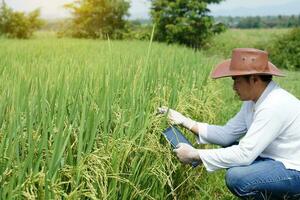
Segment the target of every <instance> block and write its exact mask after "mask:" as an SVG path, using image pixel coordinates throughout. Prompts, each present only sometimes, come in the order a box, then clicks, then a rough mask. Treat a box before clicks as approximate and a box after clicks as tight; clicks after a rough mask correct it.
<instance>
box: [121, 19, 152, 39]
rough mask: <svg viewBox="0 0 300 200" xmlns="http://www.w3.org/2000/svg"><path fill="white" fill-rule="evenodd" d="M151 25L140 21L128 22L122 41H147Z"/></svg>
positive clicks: (149, 36)
mask: <svg viewBox="0 0 300 200" xmlns="http://www.w3.org/2000/svg"><path fill="white" fill-rule="evenodd" d="M152 29H153V25H151V24H150V23H141V22H140V21H137V20H136V21H128V22H127V24H126V32H124V33H123V38H124V39H130V40H132V39H134V40H147V41H149V40H150V38H151V33H152Z"/></svg>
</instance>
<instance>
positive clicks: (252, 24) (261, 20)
mask: <svg viewBox="0 0 300 200" xmlns="http://www.w3.org/2000/svg"><path fill="white" fill-rule="evenodd" d="M215 20H216V21H217V22H220V23H223V24H224V25H226V26H227V27H229V28H241V29H251V28H292V27H299V26H300V15H291V16H284V15H278V16H255V17H222V16H220V17H215Z"/></svg>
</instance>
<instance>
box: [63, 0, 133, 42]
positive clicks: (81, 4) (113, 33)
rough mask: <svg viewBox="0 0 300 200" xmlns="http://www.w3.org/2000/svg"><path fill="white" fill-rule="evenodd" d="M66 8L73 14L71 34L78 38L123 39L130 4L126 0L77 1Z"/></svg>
mask: <svg viewBox="0 0 300 200" xmlns="http://www.w3.org/2000/svg"><path fill="white" fill-rule="evenodd" d="M66 8H68V9H70V10H71V11H72V13H73V21H72V25H71V27H70V28H71V30H70V34H71V36H73V37H78V38H104V39H105V38H108V37H109V38H113V39H119V38H122V32H123V30H124V28H125V24H126V21H125V19H124V17H125V16H127V15H128V9H129V2H127V1H126V0H76V1H75V2H74V3H71V4H67V5H66Z"/></svg>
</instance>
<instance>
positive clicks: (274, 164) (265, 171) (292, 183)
mask: <svg viewBox="0 0 300 200" xmlns="http://www.w3.org/2000/svg"><path fill="white" fill-rule="evenodd" d="M299 159H300V158H299ZM226 185H227V187H228V188H229V190H230V191H231V192H232V193H233V194H234V195H236V196H238V197H239V198H241V199H271V200H273V199H300V171H296V170H291V169H286V168H285V166H284V165H283V164H282V163H281V162H278V161H275V160H272V159H269V158H260V157H259V158H258V159H256V160H255V161H254V162H253V163H252V164H251V165H248V166H240V167H232V168H229V169H228V170H227V173H226Z"/></svg>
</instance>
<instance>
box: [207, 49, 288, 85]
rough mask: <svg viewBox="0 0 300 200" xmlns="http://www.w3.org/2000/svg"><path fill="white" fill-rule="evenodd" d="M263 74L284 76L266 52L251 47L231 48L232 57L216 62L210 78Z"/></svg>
mask: <svg viewBox="0 0 300 200" xmlns="http://www.w3.org/2000/svg"><path fill="white" fill-rule="evenodd" d="M250 74H265V75H274V76H284V74H283V73H282V72H281V71H280V70H279V69H278V68H277V67H276V66H275V65H273V64H272V63H271V62H269V59H268V53H267V52H266V51H261V50H258V49H252V48H238V49H233V51H232V57H231V59H229V60H225V61H223V62H222V63H220V64H218V65H217V67H216V68H215V69H214V71H213V72H212V75H211V76H212V78H215V79H216V78H222V77H228V76H241V75H250Z"/></svg>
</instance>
